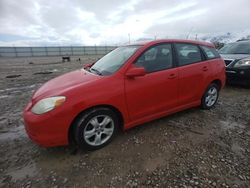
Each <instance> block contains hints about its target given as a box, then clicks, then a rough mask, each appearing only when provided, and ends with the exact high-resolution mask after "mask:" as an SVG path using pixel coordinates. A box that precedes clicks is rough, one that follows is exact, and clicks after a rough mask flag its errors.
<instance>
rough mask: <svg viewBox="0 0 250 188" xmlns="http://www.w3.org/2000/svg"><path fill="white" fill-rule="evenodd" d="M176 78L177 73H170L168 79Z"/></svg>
mask: <svg viewBox="0 0 250 188" xmlns="http://www.w3.org/2000/svg"><path fill="white" fill-rule="evenodd" d="M174 78H176V74H170V75H169V76H168V79H174Z"/></svg>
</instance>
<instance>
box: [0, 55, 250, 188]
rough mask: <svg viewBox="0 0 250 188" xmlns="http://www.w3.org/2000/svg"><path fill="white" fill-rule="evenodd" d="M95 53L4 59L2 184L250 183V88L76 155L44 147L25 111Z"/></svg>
mask: <svg viewBox="0 0 250 188" xmlns="http://www.w3.org/2000/svg"><path fill="white" fill-rule="evenodd" d="M96 58H97V57H84V58H83V57H81V61H76V59H74V60H73V61H72V62H65V63H62V62H61V59H60V57H55V58H29V59H27V58H19V59H3V58H2V59H0V107H1V108H0V156H1V158H0V187H27V188H28V187H241V188H242V187H250V89H244V88H241V87H235V86H227V87H226V88H224V89H223V90H222V92H221V95H220V98H219V101H218V104H217V105H216V107H215V108H214V109H212V110H201V109H199V108H193V109H190V110H186V111H184V112H179V113H176V114H174V115H171V116H168V117H165V118H162V119H159V120H156V121H153V122H149V123H147V124H144V125H142V126H139V127H137V128H133V129H131V130H129V131H126V132H123V133H119V135H118V136H117V137H116V139H115V140H114V141H113V142H112V143H111V144H109V145H108V146H107V147H105V148H103V149H101V150H98V151H94V152H86V151H78V152H77V153H75V154H72V152H71V150H70V148H68V147H57V148H49V149H45V148H41V147H39V146H37V145H36V144H34V143H32V142H31V141H30V140H29V139H28V137H27V135H26V133H25V131H24V125H23V120H22V110H23V108H24V106H25V105H26V104H27V102H28V101H29V99H30V97H31V95H32V92H33V91H34V90H35V89H36V88H38V87H39V86H40V85H41V84H42V83H44V82H46V81H47V80H49V79H51V78H53V77H56V76H58V75H61V74H63V73H65V72H69V71H71V70H74V69H78V68H81V67H82V64H84V63H88V62H92V61H94V60H95V59H96Z"/></svg>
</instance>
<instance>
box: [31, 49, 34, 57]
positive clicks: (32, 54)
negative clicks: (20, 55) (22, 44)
mask: <svg viewBox="0 0 250 188" xmlns="http://www.w3.org/2000/svg"><path fill="white" fill-rule="evenodd" d="M30 53H31V56H32V57H33V56H34V55H33V50H32V47H30Z"/></svg>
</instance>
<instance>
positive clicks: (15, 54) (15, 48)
mask: <svg viewBox="0 0 250 188" xmlns="http://www.w3.org/2000/svg"><path fill="white" fill-rule="evenodd" d="M14 52H15V55H16V57H17V50H16V47H15V46H14Z"/></svg>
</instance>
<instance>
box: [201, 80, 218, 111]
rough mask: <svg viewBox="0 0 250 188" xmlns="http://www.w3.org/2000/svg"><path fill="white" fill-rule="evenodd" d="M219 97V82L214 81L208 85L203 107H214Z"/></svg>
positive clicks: (203, 98)
mask: <svg viewBox="0 0 250 188" xmlns="http://www.w3.org/2000/svg"><path fill="white" fill-rule="evenodd" d="M218 97H219V87H218V85H217V84H215V83H212V84H210V85H209V86H208V88H207V90H206V91H205V93H204V95H203V97H202V99H201V107H202V108H203V109H210V108H212V107H214V105H215V104H216V102H217V100H218Z"/></svg>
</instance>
